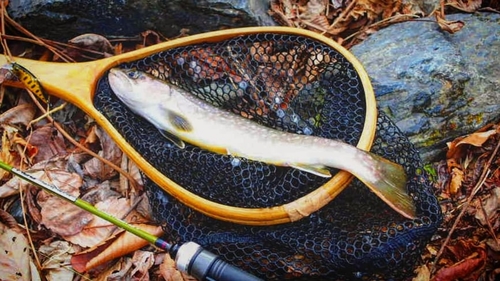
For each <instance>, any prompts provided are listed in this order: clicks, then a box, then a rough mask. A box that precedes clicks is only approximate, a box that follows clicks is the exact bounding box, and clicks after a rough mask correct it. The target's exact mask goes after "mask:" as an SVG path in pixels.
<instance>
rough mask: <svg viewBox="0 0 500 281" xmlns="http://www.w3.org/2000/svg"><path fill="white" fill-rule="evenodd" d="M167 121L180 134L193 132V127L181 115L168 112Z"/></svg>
mask: <svg viewBox="0 0 500 281" xmlns="http://www.w3.org/2000/svg"><path fill="white" fill-rule="evenodd" d="M167 117H168V120H169V121H170V123H171V124H172V125H173V126H174V127H175V128H176V129H177V130H179V131H181V132H190V131H192V130H193V125H191V123H190V122H189V121H188V120H187V119H186V118H184V117H183V116H182V115H179V114H177V113H175V112H172V111H168V116H167Z"/></svg>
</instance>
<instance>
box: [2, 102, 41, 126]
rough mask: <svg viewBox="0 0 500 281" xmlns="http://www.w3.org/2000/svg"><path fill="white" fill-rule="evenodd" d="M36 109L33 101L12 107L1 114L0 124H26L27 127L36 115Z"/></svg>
mask: <svg viewBox="0 0 500 281" xmlns="http://www.w3.org/2000/svg"><path fill="white" fill-rule="evenodd" d="M35 112H36V109H35V107H34V106H33V104H31V103H24V104H20V105H17V106H15V107H12V108H11V109H9V110H7V111H5V112H3V113H2V114H0V124H2V125H5V124H9V125H24V126H25V127H26V126H28V124H29V123H30V122H31V121H32V120H33V118H34V117H35Z"/></svg>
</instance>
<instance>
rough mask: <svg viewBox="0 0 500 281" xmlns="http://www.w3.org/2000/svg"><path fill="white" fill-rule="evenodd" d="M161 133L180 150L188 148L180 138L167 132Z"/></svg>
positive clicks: (161, 131) (162, 131)
mask: <svg viewBox="0 0 500 281" xmlns="http://www.w3.org/2000/svg"><path fill="white" fill-rule="evenodd" d="M159 131H160V134H161V135H162V136H163V137H165V138H166V139H167V140H169V141H170V142H172V143H173V144H175V145H176V146H177V147H178V148H180V149H184V148H185V147H186V143H184V141H182V140H181V139H179V138H178V137H176V136H174V135H172V134H171V133H169V132H168V131H165V130H159Z"/></svg>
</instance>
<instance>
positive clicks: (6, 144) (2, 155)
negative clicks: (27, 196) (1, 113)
mask: <svg viewBox="0 0 500 281" xmlns="http://www.w3.org/2000/svg"><path fill="white" fill-rule="evenodd" d="M8 135H9V130H4V131H3V134H2V148H1V150H0V161H2V162H4V163H5V164H7V165H10V166H13V164H14V156H13V155H12V153H11V152H10V149H11V147H12V143H11V141H10V138H9V136H8ZM7 175H10V173H9V172H7V171H5V170H4V169H0V180H2V179H3V178H4V177H6V176H7ZM17 192H18V191H17V188H15V187H14V188H10V187H8V186H7V185H6V184H4V185H2V186H1V187H0V198H5V197H7V196H10V195H12V194H16V193H17Z"/></svg>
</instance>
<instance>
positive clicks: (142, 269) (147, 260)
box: [130, 250, 155, 280]
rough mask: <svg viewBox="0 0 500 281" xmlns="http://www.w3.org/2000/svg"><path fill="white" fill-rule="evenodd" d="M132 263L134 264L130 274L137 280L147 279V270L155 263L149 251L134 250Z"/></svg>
mask: <svg viewBox="0 0 500 281" xmlns="http://www.w3.org/2000/svg"><path fill="white" fill-rule="evenodd" d="M132 264H133V265H134V266H135V267H134V269H132V271H131V272H130V275H131V276H133V278H134V279H137V280H149V279H150V278H149V270H150V269H151V267H153V265H154V264H155V257H154V254H153V252H150V251H141V250H137V251H134V255H133V256H132Z"/></svg>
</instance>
